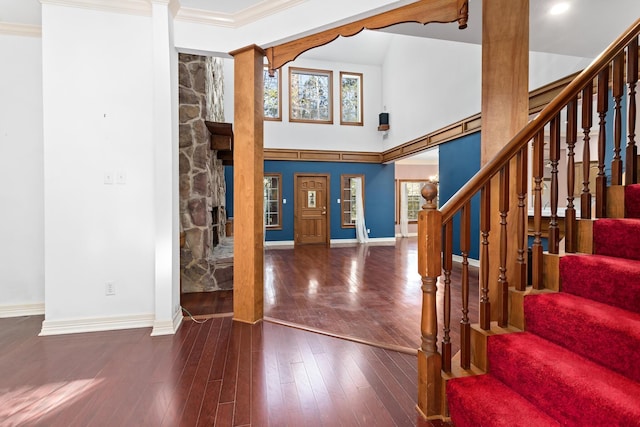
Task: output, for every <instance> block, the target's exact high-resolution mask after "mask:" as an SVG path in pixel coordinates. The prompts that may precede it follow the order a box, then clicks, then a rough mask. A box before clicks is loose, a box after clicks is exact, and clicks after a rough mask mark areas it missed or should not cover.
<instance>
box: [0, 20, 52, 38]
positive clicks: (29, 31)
mask: <svg viewBox="0 0 640 427" xmlns="http://www.w3.org/2000/svg"><path fill="white" fill-rule="evenodd" d="M0 34H2V35H5V36H20V37H42V27H41V26H40V25H28V24H13V23H10V22H0Z"/></svg>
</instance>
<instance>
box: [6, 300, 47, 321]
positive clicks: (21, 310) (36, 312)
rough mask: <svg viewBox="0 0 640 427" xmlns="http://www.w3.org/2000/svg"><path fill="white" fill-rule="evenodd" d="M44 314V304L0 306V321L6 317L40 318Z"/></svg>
mask: <svg viewBox="0 0 640 427" xmlns="http://www.w3.org/2000/svg"><path fill="white" fill-rule="evenodd" d="M42 314H44V303H43V302H41V303H36V304H16V305H0V319H2V318H6V317H21V316H40V315H42Z"/></svg>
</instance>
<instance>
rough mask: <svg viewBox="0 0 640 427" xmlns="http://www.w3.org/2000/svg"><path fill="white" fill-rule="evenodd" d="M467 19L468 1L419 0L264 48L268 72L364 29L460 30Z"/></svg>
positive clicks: (464, 25) (465, 25) (465, 24)
mask: <svg viewBox="0 0 640 427" xmlns="http://www.w3.org/2000/svg"><path fill="white" fill-rule="evenodd" d="M468 17H469V9H468V0H421V1H417V2H415V3H412V4H409V5H406V6H402V7H399V8H397V9H394V10H390V11H388V12H383V13H380V14H378V15H374V16H370V17H369V18H364V19H360V20H358V21H355V22H351V23H349V24H345V25H341V26H339V27H336V28H331V29H329V30H325V31H321V32H319V33H316V34H311V35H308V36H305V37H302V38H299V39H297V40H293V41H290V42H287V43H283V44H280V45H277V46H272V47H269V48H266V49H265V52H266V54H267V55H266V56H267V60H268V61H269V72H270V73H271V74H273V72H274V71H275V70H277V69H278V68H280V67H282V66H283V65H284V64H286V63H287V62H290V61H293V60H294V59H296V58H297V57H298V56H299V55H300V54H302V53H303V52H306V51H307V50H309V49H313V48H314V47H318V46H323V45H325V44H327V43H330V42H332V41H333V40H335V39H337V38H338V37H339V36H343V37H351V36H354V35H356V34H358V33H359V32H360V31H362V30H364V29H368V30H379V29H380V28H386V27H389V26H391V25H395V24H401V23H404V22H417V23H420V24H423V25H425V24H428V23H430V22H445V23H446V22H454V21H458V26H459V28H460V29H464V28H466V27H467V19H468Z"/></svg>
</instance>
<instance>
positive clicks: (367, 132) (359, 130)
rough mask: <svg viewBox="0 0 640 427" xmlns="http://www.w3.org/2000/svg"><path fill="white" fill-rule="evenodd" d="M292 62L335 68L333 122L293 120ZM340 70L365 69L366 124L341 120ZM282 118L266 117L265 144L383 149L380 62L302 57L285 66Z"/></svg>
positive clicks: (359, 71)
mask: <svg viewBox="0 0 640 427" xmlns="http://www.w3.org/2000/svg"><path fill="white" fill-rule="evenodd" d="M289 66H291V67H298V68H312V69H320V70H331V71H333V94H332V95H333V124H314V123H291V122H289V84H288V83H289ZM340 71H347V72H352V73H362V74H363V77H362V81H363V84H362V88H363V96H362V98H363V103H364V106H363V125H362V126H344V125H341V124H340ZM282 83H283V84H282V121H280V122H277V121H266V122H265V124H264V146H265V147H267V148H297V149H318V148H321V149H323V150H337V151H382V134H381V133H380V132H378V113H380V111H381V110H380V103H381V97H382V81H381V68H380V67H379V66H372V65H361V64H347V63H329V62H323V61H317V60H309V59H307V60H304V59H298V60H296V61H294V62H291V63H289V65H288V66H285V67H283V68H282Z"/></svg>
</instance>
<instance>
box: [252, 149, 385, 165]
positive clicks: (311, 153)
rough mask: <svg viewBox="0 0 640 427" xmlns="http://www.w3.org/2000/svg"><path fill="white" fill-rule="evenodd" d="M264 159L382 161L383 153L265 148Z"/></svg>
mask: <svg viewBox="0 0 640 427" xmlns="http://www.w3.org/2000/svg"><path fill="white" fill-rule="evenodd" d="M264 159H265V160H289V161H301V162H351V163H382V153H372V152H359V151H330V150H292V149H281V148H265V150H264Z"/></svg>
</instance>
